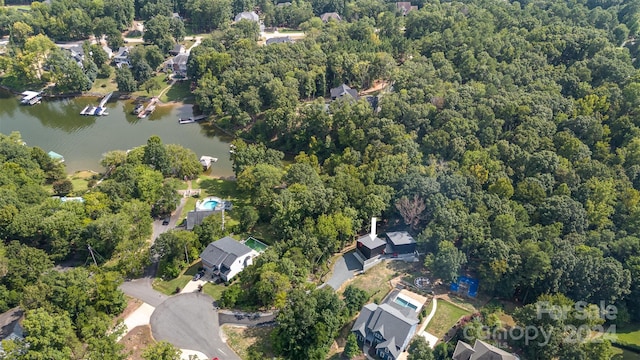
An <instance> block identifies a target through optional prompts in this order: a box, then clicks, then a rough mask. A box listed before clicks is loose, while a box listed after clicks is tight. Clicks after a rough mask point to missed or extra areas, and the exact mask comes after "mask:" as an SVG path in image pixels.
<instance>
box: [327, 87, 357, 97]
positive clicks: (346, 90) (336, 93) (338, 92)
mask: <svg viewBox="0 0 640 360" xmlns="http://www.w3.org/2000/svg"><path fill="white" fill-rule="evenodd" d="M330 93H331V98H333V99H336V98H339V97H341V96H344V95H351V97H352V98H354V99H356V100H358V92H357V91H356V90H354V89H352V88H350V87H349V86H347V85H346V84H342V85H340V86H338V87H335V88H333V89H331V90H330Z"/></svg>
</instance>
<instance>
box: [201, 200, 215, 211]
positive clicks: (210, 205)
mask: <svg viewBox="0 0 640 360" xmlns="http://www.w3.org/2000/svg"><path fill="white" fill-rule="evenodd" d="M216 206H218V202H217V201H215V200H207V201H205V202H203V203H202V204H200V208H202V209H205V210H215V209H216Z"/></svg>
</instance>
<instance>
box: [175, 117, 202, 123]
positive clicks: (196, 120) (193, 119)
mask: <svg viewBox="0 0 640 360" xmlns="http://www.w3.org/2000/svg"><path fill="white" fill-rule="evenodd" d="M206 118H207V115H199V116H192V117H189V118H186V119H185V118H179V119H178V123H179V124H191V123H194V122H198V121H201V120H204V119H206Z"/></svg>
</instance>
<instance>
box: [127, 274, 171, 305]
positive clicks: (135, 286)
mask: <svg viewBox="0 0 640 360" xmlns="http://www.w3.org/2000/svg"><path fill="white" fill-rule="evenodd" d="M152 282H153V278H152V277H144V278H140V279H135V280H128V281H125V282H123V283H122V285H120V290H122V292H124V293H125V294H127V295H129V296H131V297H133V298H136V299H139V300H142V301H144V302H146V303H147V304H149V305H151V306H153V307H158V306H159V305H160V304H162V303H163V302H164V301H165V300H167V299H168V298H169V297H168V296H167V295H165V294H163V293H161V292H158V291H156V290H154V289H153V287H152V286H151V283H152Z"/></svg>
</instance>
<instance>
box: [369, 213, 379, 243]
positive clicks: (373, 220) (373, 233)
mask: <svg viewBox="0 0 640 360" xmlns="http://www.w3.org/2000/svg"><path fill="white" fill-rule="evenodd" d="M376 236H377V235H376V218H375V217H372V218H371V234H369V237H370V238H371V239H372V240H373V239H375V238H376Z"/></svg>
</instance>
